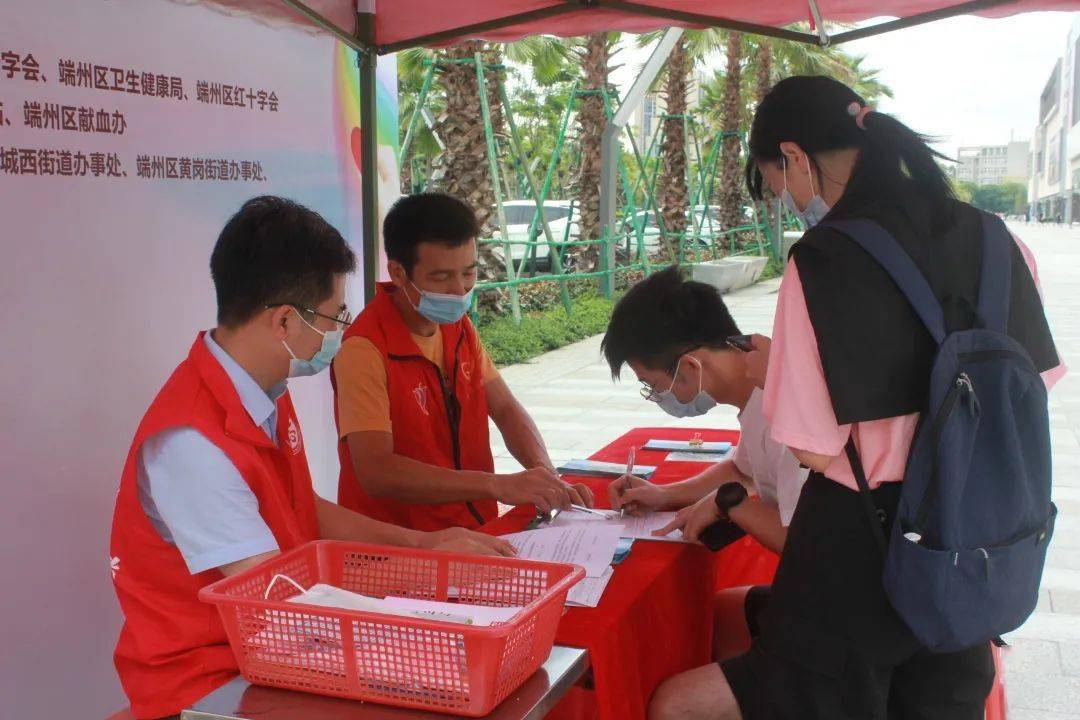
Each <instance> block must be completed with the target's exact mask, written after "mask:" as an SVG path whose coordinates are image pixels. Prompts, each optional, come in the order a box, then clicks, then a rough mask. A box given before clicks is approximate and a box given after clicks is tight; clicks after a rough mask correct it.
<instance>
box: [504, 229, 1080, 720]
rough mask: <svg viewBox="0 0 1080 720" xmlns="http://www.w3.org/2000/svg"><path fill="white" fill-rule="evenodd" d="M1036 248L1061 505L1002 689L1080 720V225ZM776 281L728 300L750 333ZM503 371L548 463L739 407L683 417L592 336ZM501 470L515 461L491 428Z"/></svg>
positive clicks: (729, 416)
mask: <svg viewBox="0 0 1080 720" xmlns="http://www.w3.org/2000/svg"><path fill="white" fill-rule="evenodd" d="M1013 229H1014V230H1015V231H1016V232H1017V234H1018V235H1019V236H1020V237H1021V238H1022V239H1023V240H1024V241H1025V242H1026V243H1027V244H1028V246H1029V247H1030V248H1031V249H1032V251H1033V252H1034V253H1035V257H1036V260H1037V262H1038V265H1039V275H1040V281H1041V283H1042V286H1043V291H1044V294H1045V297H1046V308H1047V313H1048V315H1049V317H1050V325H1051V328H1052V329H1053V331H1054V336H1055V339H1056V340H1057V344H1058V349H1059V351H1060V353H1061V355H1062V356H1063V358H1064V359H1065V361H1066V363H1067V364H1068V363H1070V361H1071V363H1072V364H1074V365H1075V367H1076V370H1077V372H1076V373H1074V374H1072V375H1067V376H1066V377H1065V378H1064V379H1063V380H1062V381H1061V382H1060V383H1059V384H1058V385H1057V387H1056V388H1055V389H1054V391H1053V392H1052V393H1051V396H1050V420H1051V432H1052V442H1053V452H1054V500H1055V502H1056V503H1057V505H1058V508H1059V510H1060V515H1059V517H1058V522H1057V530H1056V533H1055V537H1054V541H1053V544H1052V545H1051V547H1050V556H1049V561H1048V563H1047V569H1046V573H1045V575H1044V578H1043V590H1042V594H1041V599H1040V603H1039V607H1038V609H1037V610H1036V612H1035V614H1034V615H1033V616H1032V617H1031V619H1030V620H1029V621H1028V622H1027V623H1026V624H1025V625H1024V626H1023V627H1022V628H1020V629H1019V630H1017V631H1016V632H1015V633H1013V634H1012V636H1011V637H1010V638H1009V640H1010V642H1011V643H1012V647H1011V648H1010V649H1009V650H1008V652H1007V655H1006V686H1007V690H1008V696H1009V710H1010V712H1009V717H1010V718H1011V720H1036V719H1038V720H1064V719H1066V718H1069V719H1076V720H1080V552H1077V551H1078V550H1080V229H1069V228H1064V227H1056V226H1039V225H1022V224H1021V225H1017V226H1015V227H1014V228H1013ZM778 287H779V281H776V280H773V281H768V282H764V283H759V284H758V285H755V286H753V287H751V288H748V289H746V290H742V291H739V292H737V293H733V294H731V295H729V296H728V297H726V298H725V301H726V302H727V304H728V306H729V307H730V308H731V312H732V315H733V316H734V317H735V320H736V321H737V322H738V323H739V327H740V328H741V329H742V330H743V332H746V333H753V332H761V333H765V334H769V333H770V331H771V328H772V318H773V313H774V311H775V307H776V292H777V288H778ZM502 373H503V377H504V378H505V379H506V380H507V382H508V383H509V384H510V387H511V388H513V390H514V393H515V394H516V395H517V397H518V399H520V400H521V401H522V403H524V405H525V407H526V408H528V410H529V412H530V413H531V414H532V416H533V418H534V419H535V420H536V422H537V424H538V425H539V427H540V430H541V432H542V433H543V435H544V439H545V441H546V442H547V445H548V449H549V450H550V452H551V456H552V459H553V460H554V461H555V462H556V463H559V462H562V461H565V460H569V459H571V458H574V457H584V456H587V455H588V454H589V453H591V452H592V451H593V450H595V449H596V448H599V447H601V446H603V445H605V444H607V443H608V442H610V441H611V440H613V439H615V438H616V437H618V436H619V435H622V434H623V433H624V432H626V431H627V430H628V429H630V428H632V427H640V426H649V425H652V426H667V425H672V426H677V425H685V426H687V427H700V426H701V425H702V424H703V420H704V421H705V422H706V423H708V425H709V426H713V427H736V424H735V412H734V410H732V409H729V408H717V409H716V410H714V411H713V412H712V413H710V414H709V416H708V417H706V418H690V419H686V420H677V419H674V418H671V417H669V416H667V415H665V414H664V413H663V412H662V411H661V410H660V409H659V408H658V407H657V406H656V405H655V404H653V403H649V402H646V401H644V400H642V399H641V397H640V396H639V394H638V384H637V382H636V381H634V379H633V377H632V374H631V376H630V377H626V376H625V375H624V378H623V380H622V381H621V382H612V379H611V374H610V372H609V371H608V369H607V366H606V364H604V362H603V361H602V359H601V357H600V338H599V337H594V338H590V339H588V340H584V341H582V342H579V343H576V344H574V345H571V346H568V347H565V348H562V349H559V350H555V351H553V352H550V353H547V354H546V355H543V356H542V357H539V358H537V359H535V360H533V361H532V362H529V363H524V364H521V365H515V366H513V367H508V368H504V369H503V371H502ZM492 438H493V442H494V443H495V454H496V460H495V462H496V466H497V468H498V469H500V470H503V471H510V470H515V469H518V468H519V466H518V464H517V463H516V462H515V461H514V459H513V458H511V457H510V455H509V453H507V452H506V449H505V448H504V447H502V446H501V445H500V444H499V443H500V439H499V435H498V432H497V431H496V430H495V429H494V428H492Z"/></svg>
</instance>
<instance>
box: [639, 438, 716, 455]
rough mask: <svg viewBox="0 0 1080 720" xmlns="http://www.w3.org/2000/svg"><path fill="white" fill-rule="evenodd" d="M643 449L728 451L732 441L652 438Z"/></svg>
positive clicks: (697, 451)
mask: <svg viewBox="0 0 1080 720" xmlns="http://www.w3.org/2000/svg"><path fill="white" fill-rule="evenodd" d="M642 449H643V450H667V451H668V452H692V453H726V452H728V451H729V450H731V443H729V442H727V441H720V442H705V441H700V442H695V441H693V440H650V441H649V442H647V443H645V446H644V447H643V448H642Z"/></svg>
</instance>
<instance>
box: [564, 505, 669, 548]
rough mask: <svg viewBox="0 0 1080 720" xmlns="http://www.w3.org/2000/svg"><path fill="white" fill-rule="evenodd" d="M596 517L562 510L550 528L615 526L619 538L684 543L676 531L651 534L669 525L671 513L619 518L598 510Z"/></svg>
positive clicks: (615, 512) (616, 512) (614, 514)
mask: <svg viewBox="0 0 1080 720" xmlns="http://www.w3.org/2000/svg"><path fill="white" fill-rule="evenodd" d="M596 512H600V513H603V515H597V514H595V512H593V513H585V512H581V511H579V510H563V511H562V512H560V513H559V514H558V515H557V516H556V517H555V519H554V520H553V521H552V522H551V524H550V527H576V526H579V525H600V526H603V525H615V526H618V527H620V532H621V537H624V538H635V539H637V540H664V541H668V542H686V541H685V540H683V537H682V531H680V530H676V531H674V532H672V533H670V534H669V535H660V536H657V535H653V532H654V531H656V530H659V529H660V528H662V527H664V526H665V525H667V524H668V523H670V522H671V521H672V520H673V519H674V517H675V513H673V512H650V513H645V514H644V515H638V516H634V515H624V516H622V517H620V516H619V511H618V510H599V511H596Z"/></svg>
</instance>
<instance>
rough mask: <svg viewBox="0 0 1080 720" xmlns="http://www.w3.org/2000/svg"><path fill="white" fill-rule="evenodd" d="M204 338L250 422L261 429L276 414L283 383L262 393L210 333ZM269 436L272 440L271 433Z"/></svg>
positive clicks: (282, 392)
mask: <svg viewBox="0 0 1080 720" xmlns="http://www.w3.org/2000/svg"><path fill="white" fill-rule="evenodd" d="M204 337H205V338H206V347H207V348H208V349H209V350H210V354H211V355H213V356H214V359H216V360H217V361H218V362H219V363H221V367H222V368H224V369H225V374H226V375H228V376H229V380H231V381H232V384H233V387H235V388H236V394H237V395H239V396H240V402H241V403H242V404H243V405H244V409H245V410H247V413H248V415H250V416H251V420H252V421H253V422H254V423H255V425H257V426H258V427H263V426H264V425H265V424H266V421H267V420H269V419H270V418H271V417H272V416H273V415H274V413H276V412H277V400H278V398H280V397H281V396H282V395H283V394H284V393H285V389H286V383H285V381H282V382H280V383H278V384H277V385H275V386H274V387H272V388H270V392H269V394H268V393H266V392H264V391H263V389H262V388H261V387H260V386H259V383H257V382H255V379H254V378H253V377H251V375H249V374H248V372H247V370H245V369H244V368H242V367H240V363H238V362H236V361H235V360H233V358H232V356H231V355H229V353H227V352H225V350H224V348H222V347H221V346H220V345H218V344H217V342H216V341H215V340H214V338H213V337H212V336H211V333H209V332H207V333H206V334H205V335H204ZM264 429H265V428H264ZM269 434H270V436H271V439H273V433H272V432H271V433H269Z"/></svg>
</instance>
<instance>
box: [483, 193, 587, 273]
mask: <svg viewBox="0 0 1080 720" xmlns="http://www.w3.org/2000/svg"><path fill="white" fill-rule="evenodd" d="M503 212H504V213H505V214H506V233H507V235H508V239H509V240H510V241H511V243H517V244H512V245H511V246H510V257H511V258H513V260H514V267H515V268H516V267H518V266H520V265H521V263H522V262H523V261H524V260H525V259H526V257H527V255H528V253H529V247H528V245H525V244H524V243H525V242H527V241H528V239H529V226H530V225H531V224H532V221H533V218H534V217H535V216H536V203H535V202H534V201H533V200H507V201H506V202H504V203H503ZM570 215H571V207H570V201H569V200H548V201H546V202H545V203H544V217H545V219H546V220H547V222H548V227H549V228H550V229H551V239H552V240H553V241H554V242H555V243H557V244H561V243H563V242H565V241H566V240H576V239H577V237H578V232H579V229H578V224H577V222H576V221H572V220H571V218H570ZM568 224H569V227H570V233H569V236H568V235H567V225H568ZM492 239H501V235H500V234H499V231H498V230H497V229H496V235H495V236H494V237H493V238H492ZM491 247H492V251H493V252H494V253H495V255H496V256H498V257H499V258H502V257H504V254H503V253H504V249H503V247H504V246H501V245H493V246H491ZM536 264H537V266H538V267H540V268H547V267H549V266H550V249H549V248H548V244H547V237H546V236H545V235H544V230H543V228H542V227H539V226H538V227H537V234H536Z"/></svg>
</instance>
